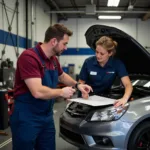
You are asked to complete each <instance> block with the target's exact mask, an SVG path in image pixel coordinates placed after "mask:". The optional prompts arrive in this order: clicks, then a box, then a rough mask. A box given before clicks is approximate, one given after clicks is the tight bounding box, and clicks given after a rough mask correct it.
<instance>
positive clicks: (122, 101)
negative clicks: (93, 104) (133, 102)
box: [114, 98, 128, 107]
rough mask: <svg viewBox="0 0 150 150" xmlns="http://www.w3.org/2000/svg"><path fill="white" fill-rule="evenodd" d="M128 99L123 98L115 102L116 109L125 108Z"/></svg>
mask: <svg viewBox="0 0 150 150" xmlns="http://www.w3.org/2000/svg"><path fill="white" fill-rule="evenodd" d="M127 101H128V99H125V98H121V99H118V100H116V101H115V102H114V106H115V107H119V106H122V107H123V106H124V105H125V104H126V103H127Z"/></svg>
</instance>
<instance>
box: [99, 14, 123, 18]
mask: <svg viewBox="0 0 150 150" xmlns="http://www.w3.org/2000/svg"><path fill="white" fill-rule="evenodd" d="M98 19H121V16H103V15H99V16H98Z"/></svg>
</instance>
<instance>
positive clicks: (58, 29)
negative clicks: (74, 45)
mask: <svg viewBox="0 0 150 150" xmlns="http://www.w3.org/2000/svg"><path fill="white" fill-rule="evenodd" d="M65 34H67V35H68V36H71V35H72V34H73V33H72V31H70V30H69V29H67V27H65V26H64V25H63V24H55V25H53V26H50V27H49V28H48V29H47V30H46V32H45V39H44V42H46V43H47V42H49V41H50V40H51V39H52V38H56V39H57V40H58V41H60V40H61V39H63V37H64V35H65Z"/></svg>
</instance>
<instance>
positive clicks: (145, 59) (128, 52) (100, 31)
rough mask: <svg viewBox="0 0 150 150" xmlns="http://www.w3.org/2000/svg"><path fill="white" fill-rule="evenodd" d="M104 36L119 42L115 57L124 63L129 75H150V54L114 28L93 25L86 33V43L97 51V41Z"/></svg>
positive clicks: (128, 36)
mask: <svg viewBox="0 0 150 150" xmlns="http://www.w3.org/2000/svg"><path fill="white" fill-rule="evenodd" d="M104 35H106V36H110V37H112V38H113V40H115V41H117V42H118V47H117V49H116V54H115V56H114V57H116V58H119V59H120V60H122V61H123V63H124V64H125V66H126V69H127V71H128V73H129V74H146V75H150V69H149V64H150V54H149V52H148V51H147V50H146V49H145V48H144V47H143V46H141V45H140V44H139V43H138V42H137V41H136V40H135V39H134V38H133V37H131V36H130V35H128V34H127V33H125V32H123V31H121V30H119V29H117V28H114V27H109V26H104V25H93V26H91V27H90V28H88V30H87V31H86V33H85V37H86V42H87V44H88V45H89V46H90V47H91V48H92V49H93V50H94V51H95V43H96V41H97V40H98V39H99V38H100V37H101V36H104Z"/></svg>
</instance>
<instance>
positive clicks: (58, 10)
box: [49, 0, 67, 20]
mask: <svg viewBox="0 0 150 150" xmlns="http://www.w3.org/2000/svg"><path fill="white" fill-rule="evenodd" d="M49 1H50V2H51V3H52V4H53V5H54V7H55V8H56V10H57V12H58V13H59V14H61V16H62V17H63V19H64V20H67V17H66V16H65V15H64V14H63V13H61V11H60V8H59V6H58V5H57V4H56V2H55V1H54V0H49Z"/></svg>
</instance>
